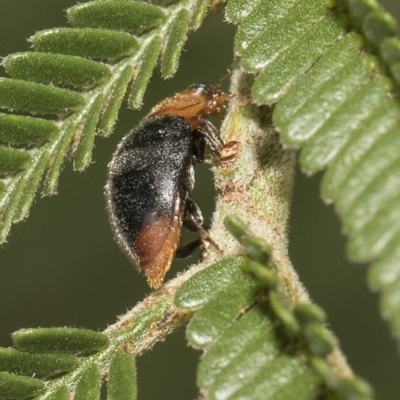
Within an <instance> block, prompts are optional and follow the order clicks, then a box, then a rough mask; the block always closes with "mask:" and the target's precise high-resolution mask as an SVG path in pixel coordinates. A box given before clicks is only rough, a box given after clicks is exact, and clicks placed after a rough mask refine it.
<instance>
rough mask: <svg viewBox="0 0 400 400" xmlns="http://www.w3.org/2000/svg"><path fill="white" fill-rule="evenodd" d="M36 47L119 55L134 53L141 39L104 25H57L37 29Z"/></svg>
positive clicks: (88, 54) (89, 55)
mask: <svg viewBox="0 0 400 400" xmlns="http://www.w3.org/2000/svg"><path fill="white" fill-rule="evenodd" d="M31 41H32V43H33V46H34V48H35V50H36V51H41V52H45V53H56V54H57V53H59V54H68V55H73V56H79V57H86V58H119V57H124V56H129V55H131V54H133V53H134V52H135V51H136V50H137V48H138V43H137V40H136V39H135V38H134V37H133V36H131V35H128V34H127V33H123V32H112V31H106V30H102V29H90V28H87V29H74V28H57V29H51V30H47V31H42V32H38V33H36V34H35V35H34V36H33V37H32V38H31Z"/></svg>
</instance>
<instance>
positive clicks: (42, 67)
mask: <svg viewBox="0 0 400 400" xmlns="http://www.w3.org/2000/svg"><path fill="white" fill-rule="evenodd" d="M4 68H5V70H6V72H7V73H8V74H9V75H10V76H11V77H13V78H15V79H23V80H27V81H33V82H38V83H44V84H47V85H49V84H51V85H55V86H75V87H86V88H88V87H92V86H95V85H98V84H100V83H103V82H105V81H106V80H107V78H108V77H109V76H110V70H109V68H108V67H107V66H106V65H105V64H102V63H99V62H95V61H91V60H86V59H84V58H80V57H75V56H66V55H62V54H49V53H40V52H36V53H34V52H27V53H16V54H12V55H10V56H8V57H6V59H5V60H4Z"/></svg>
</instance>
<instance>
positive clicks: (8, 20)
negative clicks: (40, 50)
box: [0, 0, 400, 400]
mask: <svg viewBox="0 0 400 400" xmlns="http://www.w3.org/2000/svg"><path fill="white" fill-rule="evenodd" d="M74 4H75V1H72V0H58V1H54V0H3V1H2V4H1V11H0V37H1V40H0V57H3V56H6V55H7V54H10V53H14V52H18V51H26V50H28V49H29V43H28V42H27V41H26V39H27V38H28V37H30V36H31V35H32V34H33V33H34V32H36V31H38V30H42V29H47V28H53V27H58V26H65V25H66V18H65V12H64V10H65V9H66V8H67V7H69V6H72V5H74ZM385 5H386V7H387V9H388V10H390V11H391V12H393V13H394V14H396V15H397V18H398V19H400V5H399V3H398V0H391V1H389V0H387V1H385ZM234 32H235V29H234V26H232V25H228V24H226V23H224V22H223V17H222V15H217V16H214V17H212V18H210V19H209V20H207V21H206V23H205V24H204V25H203V27H202V28H201V29H200V31H198V32H196V33H194V34H192V35H190V37H189V40H188V42H187V45H186V47H185V51H184V53H183V55H182V60H181V64H180V68H179V71H178V73H177V75H176V76H175V77H174V78H173V79H171V80H163V79H161V78H160V77H159V75H156V76H154V77H153V78H152V80H151V84H150V87H149V90H148V92H147V95H146V97H145V106H144V107H143V109H142V110H140V112H137V111H136V112H133V111H131V110H126V109H124V110H123V111H122V112H121V114H120V118H119V122H118V125H117V127H116V130H115V132H114V134H113V135H112V136H111V137H110V138H109V139H101V138H99V139H97V141H96V148H95V150H94V156H93V165H92V166H91V167H90V168H89V169H88V170H87V171H86V172H84V173H76V172H72V168H71V164H70V163H69V162H67V163H66V164H65V168H64V172H63V174H62V176H61V180H60V185H59V195H58V196H54V197H51V198H38V199H37V201H36V204H35V205H34V206H33V208H32V210H31V215H30V217H29V219H28V220H27V221H26V222H23V223H21V224H18V225H17V226H14V228H13V229H12V234H11V236H10V237H9V242H8V243H7V244H5V245H4V246H3V248H2V249H1V250H0V266H1V267H0V321H1V329H0V346H9V345H11V339H10V333H11V332H13V331H15V330H17V329H20V328H25V327H37V326H66V325H67V326H76V327H86V328H92V329H96V330H97V329H104V328H105V327H106V326H107V325H108V324H112V323H113V322H114V321H115V320H116V316H117V315H119V314H122V313H124V312H125V311H126V310H127V309H129V308H131V307H132V306H133V305H134V304H135V303H136V302H137V301H139V300H141V299H143V297H144V296H146V295H147V294H148V293H149V288H148V287H147V285H146V283H145V279H144V278H143V276H140V275H138V274H137V272H136V271H135V270H134V269H133V268H132V266H131V265H130V264H129V263H128V261H127V260H126V259H125V257H124V256H123V255H122V254H121V253H120V251H119V250H118V248H117V246H116V244H115V243H114V241H113V239H112V233H111V230H110V228H109V224H108V219H107V215H106V211H105V200H104V196H103V187H104V184H105V177H106V168H107V163H108V162H109V160H110V158H111V154H112V153H113V151H114V149H115V147H116V145H117V143H118V142H119V140H120V139H121V138H122V136H123V135H124V134H125V133H126V132H128V131H129V130H130V129H131V128H132V127H133V126H134V125H136V124H137V123H138V121H139V120H140V118H141V117H142V116H143V115H144V114H145V113H146V112H148V110H149V109H150V108H151V107H152V106H153V105H155V104H156V103H157V102H158V101H160V100H161V99H163V98H165V97H167V96H169V95H171V94H172V93H174V92H175V91H179V90H181V89H183V88H185V87H186V86H187V85H188V84H190V83H192V82H196V81H208V82H211V83H213V82H215V81H216V80H217V79H218V78H219V76H220V75H221V73H222V72H223V71H224V70H225V69H226V68H227V67H228V66H229V64H230V63H231V61H232V42H233V35H234ZM0 75H4V72H3V71H1V72H0ZM210 178H211V177H210V173H209V171H208V168H207V167H206V166H199V168H198V171H197V188H196V190H195V193H194V198H195V199H196V200H197V201H198V202H199V203H200V205H201V206H202V208H203V210H204V213H205V214H206V216H207V217H208V218H209V217H210V215H211V213H212V209H213V202H212V196H210V195H209V193H208V194H205V191H204V190H205V189H206V188H207V187H210ZM319 184H320V176H319V175H317V176H313V177H311V178H307V177H305V176H304V175H302V174H301V173H300V172H298V174H297V177H296V183H295V190H294V200H293V207H292V215H291V221H290V253H291V257H292V260H293V263H294V265H295V268H296V269H297V271H298V273H299V275H300V278H301V280H302V281H303V282H304V284H305V286H306V287H307V288H308V290H309V292H310V295H311V297H312V298H313V299H314V300H315V301H316V302H317V303H318V304H320V305H321V306H322V307H324V308H325V310H326V311H327V313H328V319H329V323H330V327H331V328H332V330H333V331H334V332H335V333H336V334H337V336H338V337H339V339H340V343H341V346H342V348H343V350H344V352H345V354H346V355H347V357H348V360H349V363H350V364H351V366H352V367H353V368H354V370H355V372H356V373H358V374H359V375H361V376H363V377H364V378H365V379H367V380H368V381H369V382H370V383H371V384H372V385H373V386H374V388H375V390H376V393H377V398H379V399H387V400H397V399H399V398H400V379H398V377H399V372H400V363H399V359H398V357H397V354H396V344H395V342H394V341H393V340H392V339H391V338H390V334H389V331H388V328H387V326H386V325H385V323H384V322H383V321H382V319H381V318H380V316H379V310H378V302H379V296H378V295H376V294H374V293H371V292H370V291H369V290H368V288H367V285H366V274H367V268H366V267H365V266H363V265H353V264H350V263H349V262H347V261H346V259H345V255H344V254H345V237H344V236H343V235H342V234H341V231H340V224H339V220H338V218H337V216H336V215H335V213H334V210H333V208H332V207H328V206H325V205H324V204H323V202H322V201H321V200H320V199H319V196H318V190H319ZM191 261H192V262H194V259H192V260H191ZM185 265H187V264H185V263H184V262H181V261H177V262H175V264H174V266H173V268H172V271H170V273H169V275H168V277H172V276H173V275H174V274H175V273H176V272H177V271H179V270H182V269H183V268H184V267H185ZM199 355H200V353H198V352H196V351H194V350H193V349H190V348H188V347H187V346H186V343H185V340H184V331H183V330H181V331H180V332H178V333H176V334H174V335H172V336H171V337H169V338H168V340H167V341H166V342H165V343H163V344H159V345H157V346H156V347H155V349H154V350H153V351H152V352H149V353H148V354H145V355H144V356H142V357H140V358H139V359H138V379H139V396H140V398H141V399H146V400H153V399H160V398H163V399H194V398H195V397H196V394H197V390H196V387H195V385H194V381H195V365H196V362H197V359H198V358H199Z"/></svg>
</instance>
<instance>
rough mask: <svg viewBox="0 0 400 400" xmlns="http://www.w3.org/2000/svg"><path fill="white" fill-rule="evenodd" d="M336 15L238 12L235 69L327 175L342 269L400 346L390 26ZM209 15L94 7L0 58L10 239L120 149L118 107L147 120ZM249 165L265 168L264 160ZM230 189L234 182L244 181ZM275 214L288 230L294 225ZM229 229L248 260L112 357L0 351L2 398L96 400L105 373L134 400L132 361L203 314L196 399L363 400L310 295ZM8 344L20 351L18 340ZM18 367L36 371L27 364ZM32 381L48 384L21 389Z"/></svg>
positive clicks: (1, 232) (231, 11)
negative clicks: (375, 294)
mask: <svg viewBox="0 0 400 400" xmlns="http://www.w3.org/2000/svg"><path fill="white" fill-rule="evenodd" d="M333 3H334V2H332V1H326V2H322V1H321V0H311V1H307V2H301V1H299V0H268V1H267V0H256V1H251V2H249V1H247V0H230V1H229V2H228V6H227V15H228V18H229V19H230V20H231V21H233V22H235V23H237V24H238V25H239V29H238V33H237V35H236V39H235V48H236V52H237V54H238V55H239V56H240V64H241V67H242V68H243V69H244V70H245V71H246V72H247V73H250V74H254V75H255V79H254V83H253V85H252V92H251V95H252V98H253V100H255V101H256V102H257V103H259V104H266V105H274V104H275V103H276V106H275V108H274V109H273V121H274V123H275V124H276V126H277V127H278V129H279V130H280V132H281V136H282V139H283V141H284V142H285V143H286V144H288V145H290V146H297V147H300V146H302V147H303V149H302V152H301V156H300V161H301V165H302V166H303V168H304V169H305V170H307V171H309V172H314V171H317V170H321V169H324V168H327V172H326V173H325V177H324V183H323V188H322V192H323V195H324V197H325V198H326V199H327V200H328V201H334V203H335V206H336V208H337V210H338V212H339V213H340V214H341V216H342V219H343V224H344V227H345V230H346V232H347V233H348V234H349V237H350V242H349V253H350V256H351V257H352V258H353V259H355V260H360V261H370V260H374V265H373V267H372V269H371V271H372V272H371V282H372V284H373V285H374V286H375V287H379V288H381V289H384V290H385V292H384V297H383V299H384V300H383V312H384V313H385V315H387V316H389V317H390V319H391V323H392V325H393V327H394V332H395V333H396V334H397V335H399V334H400V319H399V316H400V302H399V301H398V297H399V296H398V293H399V290H398V286H399V284H400V283H399V282H400V278H399V277H400V272H399V271H400V270H399V267H398V265H399V263H398V261H399V257H400V248H399V240H398V239H399V238H400V236H399V235H400V227H399V224H398V223H397V216H398V215H399V214H400V209H399V201H398V200H399V198H400V192H399V190H398V185H397V180H398V179H399V178H398V176H400V174H398V172H400V171H398V169H399V161H398V160H399V157H398V156H397V152H396V151H393V149H392V147H393V146H396V144H397V142H398V140H399V139H398V119H399V107H398V104H397V98H396V93H397V92H396V91H397V87H398V83H399V81H400V79H399V76H400V73H399V65H400V45H399V42H398V40H397V39H396V38H395V37H394V36H393V35H394V32H395V29H394V28H395V25H394V22H393V19H391V17H390V15H388V14H386V13H384V12H383V11H382V10H381V9H380V8H379V6H378V5H377V4H376V3H374V2H373V0H369V1H367V0H354V1H353V0H352V1H349V3H348V4H347V3H344V2H341V3H340V4H337V5H335V4H333ZM206 10H207V3H206V2H205V1H203V0H181V1H175V2H172V3H170V2H167V5H165V4H164V6H162V7H158V6H155V5H150V4H147V3H139V2H134V1H125V0H124V1H120V0H118V1H113V0H97V1H90V2H87V3H83V4H79V5H77V6H75V7H73V8H71V9H70V10H69V11H68V16H69V20H70V22H71V24H72V26H73V27H72V28H61V29H53V30H48V31H43V32H39V33H37V34H35V35H34V36H33V37H32V39H31V41H32V43H33V46H34V49H35V51H34V52H29V53H19V54H14V55H11V56H9V57H7V58H6V59H5V61H4V66H5V68H6V71H7V72H8V74H9V75H10V77H11V78H2V79H1V80H0V107H2V108H3V109H5V110H6V112H5V113H3V114H0V139H1V141H2V142H3V143H4V145H3V146H1V147H0V171H1V173H2V178H3V179H2V180H1V184H0V190H2V195H1V196H2V197H1V199H0V201H1V203H0V204H1V214H0V218H1V224H0V225H1V227H0V240H1V241H4V240H5V238H6V235H7V233H8V231H9V229H10V226H11V224H12V223H13V222H17V221H20V220H22V219H24V218H25V217H26V216H27V215H28V213H29V209H30V206H31V204H32V201H33V198H34V195H35V193H36V192H37V190H38V188H39V186H40V185H41V184H42V185H43V193H44V194H46V195H50V194H54V193H55V192H56V190H57V181H58V177H59V174H60V170H61V168H62V165H63V163H64V160H65V158H66V157H67V156H71V158H73V162H74V168H75V169H76V170H83V169H85V168H86V167H87V166H88V165H89V164H90V160H91V151H92V147H93V142H94V138H95V135H96V134H99V135H103V136H107V135H109V134H110V132H111V131H112V128H113V126H114V123H115V120H116V118H117V114H118V110H119V108H120V105H121V102H122V100H123V98H124V97H125V94H126V93H128V102H129V105H130V106H131V107H132V108H137V107H140V105H141V102H142V98H143V94H144V91H145V88H146V85H147V82H148V80H149V78H150V77H151V74H152V71H153V69H154V67H155V66H156V65H157V63H158V60H159V59H160V69H161V72H162V74H163V76H165V77H169V76H172V75H173V74H174V72H175V71H176V68H177V65H178V61H179V55H180V52H181V49H182V46H183V44H184V42H185V39H186V35H187V32H188V31H189V30H191V29H195V28H197V27H198V26H199V25H200V24H201V22H202V20H203V18H204V17H205V14H206ZM111 15H113V16H115V18H110V16H111ZM247 83H248V82H247ZM257 112H258V113H259V112H260V110H258V111H257ZM30 114H32V115H30ZM37 114H39V115H40V116H41V117H43V118H39V117H37V116H36V115H37ZM45 117H46V118H45ZM246 118H247V119H248V120H252V121H253V122H254V120H257V123H258V122H259V121H260V118H259V114H258V115H257V117H256V118H255V117H254V115H253V114H252V111H251V110H250V109H249V108H248V109H245V108H243V109H241V110H239V111H237V112H235V111H233V112H232V114H231V115H230V121H231V122H230V123H231V124H232V125H234V124H236V126H238V125H240V123H239V122H238V121H239V120H241V121H242V122H241V123H243V121H244V120H246ZM261 125H262V124H259V125H258V126H257V129H259V128H260V126H261ZM232 130H233V131H234V129H232ZM254 130H255V129H254ZM263 133H265V132H264V131H263ZM270 136H272V135H270ZM250 137H251V136H250V135H249V138H250ZM261 139H262V138H260V137H259V136H258V137H257V144H258V143H263V141H262V140H261ZM243 147H244V146H243ZM243 147H242V149H243ZM275 147H278V146H276V144H275ZM278 152H279V151H277V153H278ZM282 152H283V151H282ZM258 155H259V154H258ZM269 155H271V154H269ZM280 156H281V159H280V162H281V165H280V166H282V164H285V163H287V164H290V160H289V157H288V158H285V156H282V154H280ZM263 157H264V158H263ZM255 158H256V161H257V162H259V164H260V165H258V166H259V167H260V170H261V166H262V168H264V167H265V165H266V164H267V163H266V161H265V154H262V157H258V158H257V157H255ZM288 160H289V161H288ZM242 161H243V160H242ZM269 161H270V160H268V162H269ZM273 161H274V162H275V160H273ZM277 164H278V163H277ZM273 168H274V166H273V167H272V168H271V170H273ZM226 175H227V176H226V177H225V178H227V179H229V177H228V175H230V177H232V176H233V175H234V172H232V171H228V172H226ZM261 175H262V173H258V174H257V175H256V174H254V175H252V176H251V178H250V179H249V180H250V181H251V182H250V184H251V185H254V186H255V185H257V184H259V187H258V188H257V190H254V191H250V190H249V191H247V192H246V193H245V194H246V195H249V196H253V197H252V199H253V200H254V201H255V202H257V203H262V204H265V192H262V194H261V195H260V192H261V191H262V190H264V189H265V188H266V187H267V186H268V184H269V183H270V181H269V182H268V183H266V182H265V180H264V181H262V179H264V178H261V179H260V176H261ZM277 175H278V174H276V173H275V171H273V173H271V175H270V176H269V178H271V177H272V178H271V180H272V179H276V181H278V180H279V177H278V178H277ZM243 176H244V175H241V178H242V180H243ZM261 181H262V182H261ZM276 181H275V182H274V183H276ZM260 182H261V183H260ZM245 184H246V185H247V182H245V183H244V185H245ZM277 187H278V190H276V191H277V192H278V193H273V195H274V196H275V198H274V201H275V200H278V201H280V202H281V203H282V202H284V201H288V199H287V193H286V192H285V190H286V188H285V187H283V185H281V186H279V185H275V187H274V188H275V189H276V188H277ZM253 188H254V187H252V188H251V189H253ZM246 189H247V187H246ZM229 190H231V192H232V193H233V192H234V190H235V188H234V185H232V187H231V188H228V187H224V190H223V191H224V193H225V194H226V193H227V192H229ZM245 191H246V190H243V192H245ZM236 194H237V193H234V194H233V195H232V196H234V195H236ZM271 197H273V196H271ZM275 205H276V204H275ZM225 206H226V204H225ZM227 207H228V208H229V207H230V205H228V206H227ZM247 212H248V210H247ZM274 212H275V215H273V218H276V220H279V219H280V225H279V227H280V228H282V226H284V225H285V218H286V217H287V214H286V215H284V214H285V211H283V212H282V213H281V214H279V211H277V208H275V209H274ZM229 226H230V229H231V231H232V232H233V233H235V234H236V236H237V238H239V241H240V242H241V243H242V244H243V245H244V246H245V247H246V254H248V257H243V256H240V257H238V256H236V257H231V258H227V259H226V260H224V261H220V262H218V263H216V264H214V265H212V266H211V267H210V268H208V269H205V270H203V271H200V272H198V273H197V274H195V275H194V276H193V277H192V278H190V279H188V277H189V275H190V273H189V274H187V275H186V276H182V277H179V278H177V279H176V280H175V281H172V282H170V283H168V284H167V285H166V286H165V287H163V288H162V289H161V291H160V292H158V293H155V294H154V295H152V296H150V297H149V298H148V299H146V300H145V301H144V302H143V303H141V304H139V305H138V306H137V307H135V309H134V310H132V311H131V312H130V313H128V314H127V315H126V316H124V317H123V318H122V319H121V321H119V322H118V323H117V324H115V325H113V326H111V327H110V328H108V329H107V330H106V332H105V334H106V335H107V337H108V338H109V342H108V344H107V346H106V348H101V349H98V348H96V349H94V350H93V349H92V350H93V352H94V354H89V355H86V354H82V353H81V350H82V349H81V350H79V351H77V350H76V349H75V351H73V353H78V354H77V355H78V356H79V359H80V361H81V362H80V363H79V365H77V362H76V358H74V357H75V356H70V354H64V355H63V357H61V358H60V360H61V361H60V360H57V361H56V362H55V361H54V360H53V359H52V358H51V356H49V357H48V352H49V348H45V350H43V349H42V350H39V349H38V347H37V344H36V345H35V346H34V348H23V347H20V350H15V349H11V350H9V349H7V350H4V351H3V352H1V351H0V361H1V357H3V360H6V362H5V365H6V367H2V371H3V372H1V373H0V388H2V389H4V390H5V391H4V392H1V391H0V397H3V398H7V397H14V398H24V397H28V396H39V397H38V398H41V399H50V398H51V399H67V398H69V396H70V394H71V393H74V396H75V397H74V398H76V399H92V398H93V399H97V398H99V393H100V386H101V380H102V377H105V376H108V390H109V398H110V399H114V400H119V399H125V398H132V399H134V398H136V385H135V383H134V380H133V379H131V380H129V379H125V378H124V377H125V376H132V375H134V374H135V366H134V363H133V361H132V358H131V356H130V355H135V356H136V355H140V354H141V353H142V352H143V351H146V350H148V349H149V348H151V346H152V345H153V344H154V343H155V342H156V341H158V340H162V339H163V338H164V337H165V335H167V334H168V333H170V332H171V331H173V330H174V329H176V328H177V327H178V326H180V325H182V324H184V323H186V322H187V321H188V320H189V319H190V318H191V317H192V316H193V315H194V317H193V318H192V319H191V322H190V324H189V327H188V340H189V343H190V344H191V345H192V346H194V347H196V348H199V349H202V350H204V351H205V353H204V356H203V359H202V361H201V364H200V367H199V371H198V384H199V387H200V389H201V392H202V396H204V398H207V399H228V398H229V399H235V398H237V399H240V398H246V399H247V398H249V399H251V398H255V399H256V398H259V397H257V396H259V393H265V396H264V397H263V398H271V399H281V398H284V399H292V398H293V399H304V400H305V399H314V398H317V397H318V396H320V395H326V396H330V398H343V399H354V398H356V399H369V398H371V396H372V395H371V393H370V391H369V388H368V387H367V386H366V385H365V384H364V383H363V382H362V381H361V380H359V379H358V378H355V377H354V376H353V375H352V373H351V372H349V371H340V373H338V371H337V370H338V368H337V363H335V362H332V358H334V356H335V355H337V352H338V351H339V350H338V348H337V344H336V339H335V338H334V337H333V336H332V334H331V333H330V332H329V331H328V330H327V329H326V328H325V326H324V317H323V313H322V312H321V311H320V310H319V309H318V308H316V307H314V306H310V305H309V304H306V305H304V304H300V303H301V301H300V300H299V299H302V297H301V295H299V294H298V293H295V294H294V292H295V291H293V293H291V292H290V291H291V289H292V288H291V287H289V288H288V287H286V286H285V285H287V281H286V280H285V279H281V278H282V277H281V276H279V273H281V272H280V271H279V273H278V272H277V271H276V270H275V269H274V268H275V267H274V265H273V263H272V262H270V260H269V254H267V253H268V252H267V251H265V249H266V247H267V246H265V245H260V240H259V239H258V238H254V237H252V236H251V235H250V234H249V233H248V232H247V231H246V229H245V228H243V227H241V226H240V224H239V225H238V224H235V223H231V224H230V225H229ZM275 228H276V226H274V227H273V229H271V230H274V229H275ZM275 230H278V229H275ZM280 234H281V232H278V236H279V235H280ZM282 236H284V233H283V234H282ZM281 239H282V238H281ZM282 242H284V239H283V240H282V241H281V242H280V243H279V246H280V247H281V248H280V249H279V248H278V249H277V247H279V246H276V243H273V245H274V247H275V249H274V251H275V253H279V251H282V248H283V247H284V245H285V243H282ZM271 247H273V246H271ZM278 255H282V252H281V253H280V254H278ZM243 269H249V270H251V271H252V272H253V274H254V275H255V277H254V276H251V275H249V274H248V273H246V272H244V271H243ZM290 284H292V282H290ZM293 285H295V284H294V283H293ZM178 288H179V289H178ZM283 288H285V289H283ZM288 293H289V294H288ZM296 296H297V303H296V302H294V301H293V298H296ZM46 334H49V332H46ZM51 335H53V333H51V332H50V336H46V340H45V342H47V343H48V342H49V341H50V342H51V340H50V339H51ZM72 336H75V335H72ZM57 340H59V337H58V339H57ZM57 340H56V341H55V343H56V344H57V343H59V341H58V342H57ZM61 342H63V340H61ZM15 346H16V347H18V346H21V344H18V335H16V336H15ZM56 348H57V351H58V352H61V353H69V351H68V350H67V349H66V348H65V347H62V346H61V347H58V344H57V345H56ZM122 348H123V350H122ZM42 351H44V352H45V353H46V355H45V356H44V357H41V355H40V352H42ZM24 352H30V353H31V355H32V357H28V358H24V357H25V355H26V354H25V353H24ZM83 352H84V350H83ZM21 353H23V354H21ZM127 353H129V354H130V355H128V354H127ZM64 356H65V357H64ZM13 357H14V358H13ZM330 357H331V358H330ZM11 358H13V359H17V360H18V363H17V367H15V368H14V369H7V368H9V367H8V366H9V365H10V359H11ZM339 358H340V357H339ZM7 360H8V361H7ZM21 360H22V361H21ZM35 360H36V361H35ZM35 363H36V364H35ZM27 365H28V366H29V365H31V366H32V365H34V366H35V368H37V367H36V366H37V365H40V366H41V367H43V366H45V367H46V368H47V367H48V368H47V369H44V370H40V371H38V370H37V369H32V367H30V368H31V369H29V368H28V366H27ZM52 366H53V367H54V368H53V369H51V367H52ZM22 367H24V368H25V369H23V368H22ZM32 373H35V374H38V375H41V374H43V375H45V376H46V377H48V376H49V375H50V376H51V379H49V380H47V381H45V382H42V381H40V380H37V379H33V378H27V377H24V376H20V375H21V374H32ZM16 374H20V375H16ZM53 374H64V375H62V376H60V375H57V376H53ZM107 374H109V375H107ZM40 396H41V397H40ZM267 396H269V397H267Z"/></svg>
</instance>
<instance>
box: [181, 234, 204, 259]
mask: <svg viewBox="0 0 400 400" xmlns="http://www.w3.org/2000/svg"><path fill="white" fill-rule="evenodd" d="M202 243H203V240H202V239H201V238H198V239H196V240H193V241H192V242H189V243H187V244H184V245H183V246H181V247H179V249H178V250H176V252H175V258H186V257H189V256H190V255H191V254H192V253H193V251H194V250H196V249H197V248H198V247H200V246H201V245H202Z"/></svg>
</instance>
